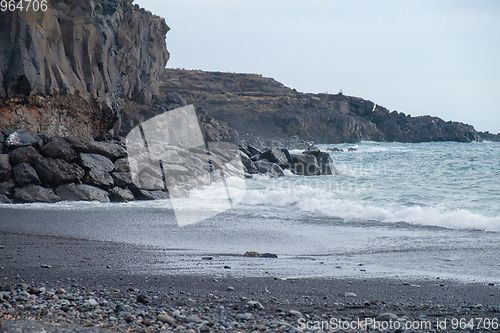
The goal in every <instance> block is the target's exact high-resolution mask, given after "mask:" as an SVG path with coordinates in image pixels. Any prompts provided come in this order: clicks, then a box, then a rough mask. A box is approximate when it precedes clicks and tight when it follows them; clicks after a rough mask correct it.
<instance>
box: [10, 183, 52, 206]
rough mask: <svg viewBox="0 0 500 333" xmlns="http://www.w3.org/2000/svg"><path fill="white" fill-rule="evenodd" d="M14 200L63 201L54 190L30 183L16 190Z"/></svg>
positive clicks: (25, 201)
mask: <svg viewBox="0 0 500 333" xmlns="http://www.w3.org/2000/svg"><path fill="white" fill-rule="evenodd" d="M14 201H15V202H19V203H30V202H58V201H61V198H59V197H58V196H57V195H55V194H54V191H53V190H52V189H49V188H45V187H41V186H39V185H28V186H26V187H23V188H20V189H16V190H15V191H14Z"/></svg>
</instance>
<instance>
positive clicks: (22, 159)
mask: <svg viewBox="0 0 500 333" xmlns="http://www.w3.org/2000/svg"><path fill="white" fill-rule="evenodd" d="M9 158H10V164H12V166H16V165H18V164H20V163H28V164H29V165H31V166H34V165H35V162H36V161H37V160H38V159H41V158H43V156H42V155H40V154H39V153H38V152H37V151H36V150H35V148H33V147H32V146H29V147H21V148H17V149H15V150H13V151H11V152H10V153H9Z"/></svg>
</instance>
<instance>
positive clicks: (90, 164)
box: [78, 153, 115, 172]
mask: <svg viewBox="0 0 500 333" xmlns="http://www.w3.org/2000/svg"><path fill="white" fill-rule="evenodd" d="M78 155H79V162H80V165H81V166H82V167H84V168H85V169H87V170H89V169H97V170H101V171H104V172H111V171H113V170H114V168H115V164H114V163H113V162H112V161H111V160H110V159H109V158H107V157H106V156H102V155H99V154H86V153H80V154H78Z"/></svg>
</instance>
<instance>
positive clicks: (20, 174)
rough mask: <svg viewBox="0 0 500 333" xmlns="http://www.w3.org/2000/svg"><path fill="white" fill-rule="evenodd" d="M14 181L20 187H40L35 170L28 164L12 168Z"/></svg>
mask: <svg viewBox="0 0 500 333" xmlns="http://www.w3.org/2000/svg"><path fill="white" fill-rule="evenodd" d="M13 171H14V180H15V182H16V184H17V185H19V186H20V187H23V186H26V185H29V184H35V185H40V179H39V178H38V175H37V174H36V171H35V169H33V167H32V166H31V165H29V164H28V163H21V164H18V165H16V166H15V167H14V169H13Z"/></svg>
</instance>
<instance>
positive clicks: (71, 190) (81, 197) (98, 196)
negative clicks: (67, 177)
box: [56, 184, 109, 202]
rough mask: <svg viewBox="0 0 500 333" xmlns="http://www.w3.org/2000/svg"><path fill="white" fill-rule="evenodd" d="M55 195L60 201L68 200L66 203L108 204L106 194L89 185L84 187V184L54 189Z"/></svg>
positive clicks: (66, 185)
mask: <svg viewBox="0 0 500 333" xmlns="http://www.w3.org/2000/svg"><path fill="white" fill-rule="evenodd" d="M56 194H57V195H58V196H59V197H60V198H61V199H62V200H68V201H100V202H109V194H108V192H106V191H104V190H102V189H100V188H97V187H94V186H91V185H84V184H79V185H75V184H64V185H60V186H58V187H57V188H56Z"/></svg>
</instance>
